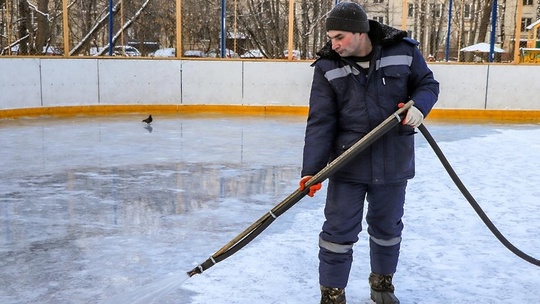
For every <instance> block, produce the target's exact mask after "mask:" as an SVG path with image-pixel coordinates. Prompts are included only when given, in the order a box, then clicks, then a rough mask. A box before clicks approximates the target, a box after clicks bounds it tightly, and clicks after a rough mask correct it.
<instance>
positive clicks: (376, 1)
mask: <svg viewBox="0 0 540 304" xmlns="http://www.w3.org/2000/svg"><path fill="white" fill-rule="evenodd" d="M373 3H384V0H373Z"/></svg>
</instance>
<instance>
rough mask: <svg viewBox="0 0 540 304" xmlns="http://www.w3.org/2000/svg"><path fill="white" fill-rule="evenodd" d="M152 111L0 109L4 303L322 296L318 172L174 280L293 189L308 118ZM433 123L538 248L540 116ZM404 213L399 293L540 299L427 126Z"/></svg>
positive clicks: (508, 219) (359, 273) (484, 193)
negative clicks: (18, 112)
mask: <svg viewBox="0 0 540 304" xmlns="http://www.w3.org/2000/svg"><path fill="white" fill-rule="evenodd" d="M146 117H147V115H134V114H130V115H117V116H91V117H86V116H77V117H69V118H52V117H39V118H22V119H15V120H11V119H4V120H2V121H1V122H2V124H1V125H0V138H2V143H3V145H2V146H3V147H2V149H0V159H2V169H1V170H0V178H1V180H2V183H0V303H3V304H19V303H98V302H101V301H107V300H109V299H114V297H115V296H119V295H120V296H121V295H126V297H124V298H125V299H127V298H129V297H128V295H130V294H137V292H139V294H140V292H141V290H142V291H146V290H147V289H148V287H149V286H150V288H152V287H153V286H156V285H159V284H161V283H160V282H164V283H163V288H164V289H167V288H168V289H170V290H167V292H163V293H162V294H159V292H160V291H157V293H158V295H159V298H158V299H156V300H155V301H154V303H182V304H184V303H191V304H203V303H204V304H207V303H213V304H231V303H275V304H277V303H291V304H298V303H308V302H309V303H317V302H318V300H319V290H318V288H319V287H318V273H317V265H318V260H317V251H318V245H317V244H318V233H319V230H320V226H321V224H322V220H323V216H322V212H323V206H324V199H325V193H324V192H325V191H324V189H325V186H326V185H325V184H323V191H320V192H318V193H317V195H316V196H315V197H314V198H309V197H306V198H304V199H302V200H301V201H300V202H299V203H298V204H296V205H295V206H294V207H293V208H291V209H290V210H289V211H287V212H286V213H285V214H283V215H282V216H280V217H279V218H278V219H276V221H275V222H274V223H273V224H272V225H271V226H270V227H269V228H268V229H267V230H265V231H264V232H263V233H262V234H261V235H260V236H259V237H258V238H257V239H255V240H254V241H253V242H252V243H250V244H248V245H247V246H246V247H245V248H243V249H242V250H240V251H239V252H237V253H236V254H234V255H233V256H231V257H230V258H228V259H226V260H224V261H222V262H220V263H218V264H217V265H215V266H213V267H212V268H210V269H208V270H207V271H206V272H204V273H202V274H200V275H195V276H193V277H192V278H190V279H188V280H187V281H185V282H180V283H181V284H179V286H175V285H174V284H173V283H172V281H171V279H170V278H175V276H178V274H184V273H185V272H187V271H189V270H191V269H192V268H193V267H195V266H197V265H198V264H200V263H202V262H204V261H205V260H206V259H207V258H208V257H209V256H211V255H212V254H213V253H214V252H216V251H217V250H218V249H219V248H221V247H222V246H223V245H224V244H226V243H228V242H229V241H230V240H231V239H232V238H234V237H235V236H236V235H238V234H239V233H240V232H242V231H243V230H244V229H246V228H247V227H248V226H249V225H250V224H251V223H253V222H254V221H256V220H257V219H259V218H260V217H261V216H262V215H264V214H265V213H266V212H268V211H269V210H270V209H272V208H273V207H274V206H275V205H276V204H278V203H279V202H280V201H282V200H283V199H284V198H285V197H286V196H287V195H289V194H290V193H291V192H292V191H294V190H295V189H296V187H297V183H298V179H299V174H300V165H301V155H302V147H303V136H304V127H305V118H303V117H271V116H267V117H265V116H252V117H242V116H234V117H233V116H230V117H229V116H216V115H212V116H206V117H205V116H195V115H184V116H182V115H177V116H176V115H153V117H154V122H153V123H152V125H151V127H152V128H151V129H149V128H148V126H146V124H145V123H141V120H142V119H143V118H146ZM426 126H427V128H428V130H429V131H430V132H431V133H432V135H433V137H434V138H435V139H436V140H437V141H438V143H439V145H440V147H441V149H442V150H443V152H444V153H445V155H446V157H447V158H448V160H449V161H450V163H451V164H452V165H453V167H454V169H455V170H456V172H457V173H458V175H459V176H460V178H461V179H462V180H463V182H464V184H465V185H466V186H467V187H468V189H469V191H470V192H471V193H472V194H473V196H474V197H475V198H476V200H477V201H478V202H479V203H480V205H481V206H482V207H483V208H484V210H485V212H486V214H487V215H488V216H489V217H490V218H491V220H492V221H493V222H494V223H495V225H496V226H497V227H498V228H499V230H500V231H501V232H502V233H503V234H504V235H505V236H506V237H507V238H508V239H509V240H510V241H511V242H512V243H514V244H515V245H516V246H517V247H518V248H520V249H521V250H523V251H524V252H525V253H528V254H530V255H532V256H535V257H536V258H540V256H539V255H540V253H539V252H540V220H539V219H540V199H539V198H540V189H539V187H538V185H540V174H539V172H538V168H540V159H539V157H538V155H540V144H539V143H538V138H540V125H538V124H490V123H476V124H474V123H460V124H456V123H455V122H454V123H445V122H439V121H430V120H429V119H428V120H427V122H426ZM404 223H405V230H404V234H403V243H402V251H401V259H400V264H399V267H398V272H397V274H396V275H395V285H396V295H397V296H398V297H399V298H400V300H401V301H402V303H405V304H407V303H426V304H427V303H429V304H432V303H452V304H460V303H486V304H487V303H535V302H537V301H538V299H539V298H540V288H538V287H539V286H540V275H539V270H540V269H539V268H538V267H537V266H534V265H532V264H530V263H527V262H525V261H523V260H521V259H520V258H518V257H516V256H515V255H513V254H512V253H511V252H510V251H508V250H507V249H506V248H505V247H503V246H502V245H501V244H500V243H499V241H498V240H497V239H496V238H495V237H494V236H493V235H492V234H491V232H490V231H489V230H488V229H487V228H486V227H485V225H484V224H483V223H482V222H481V220H480V218H479V217H478V216H477V215H476V213H475V212H474V210H473V209H472V208H471V207H470V206H469V204H468V203H467V201H466V200H465V199H464V198H463V196H462V195H461V194H460V192H459V191H458V189H457V187H456V186H455V185H454V184H453V182H452V181H451V179H450V178H449V176H448V175H447V174H446V172H445V171H444V169H443V167H442V165H441V164H440V162H439V160H438V159H437V158H436V156H435V154H434V153H433V151H432V150H431V148H430V147H429V146H428V144H427V143H426V141H425V140H424V139H423V137H422V135H421V134H417V176H416V177H415V178H414V179H413V180H411V181H410V184H409V187H408V190H407V202H406V213H405V217H404ZM364 226H365V223H364ZM367 243H368V241H367V233H366V232H362V233H361V235H360V241H359V242H358V243H357V244H356V245H355V247H354V249H355V253H354V258H355V261H354V264H353V270H352V273H351V277H350V281H349V286H348V288H347V295H348V299H349V301H350V302H351V303H371V302H370V300H369V291H368V285H367V277H368V275H369V262H368V256H369V255H368V251H367ZM141 301H142V302H137V303H147V302H145V301H147V300H141ZM129 303H133V302H129ZM119 304H120V303H119Z"/></svg>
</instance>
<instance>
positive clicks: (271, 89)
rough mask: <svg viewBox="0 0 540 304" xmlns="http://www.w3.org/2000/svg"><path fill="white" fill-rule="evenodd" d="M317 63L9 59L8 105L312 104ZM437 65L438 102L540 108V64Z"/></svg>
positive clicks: (0, 67) (2, 86) (4, 70)
mask: <svg viewBox="0 0 540 304" xmlns="http://www.w3.org/2000/svg"><path fill="white" fill-rule="evenodd" d="M311 63H312V61H299V62H288V61H283V62H278V61H262V60H261V61H255V60H250V61H238V60H176V59H170V60H169V59H167V60H156V59H132V58H129V59H125V58H124V59H117V58H96V59H83V58H69V59H63V58H54V59H49V58H47V59H45V58H1V59H0V109H14V108H32V107H47V106H71V105H99V104H106V105H129V104H186V105H193V104H231V105H239V104H240V105H300V106H301V105H306V106H307V105H308V101H309V93H310V86H311V80H312V75H313V68H312V67H311V66H310V64H311ZM430 67H431V69H432V70H433V72H434V75H435V78H436V79H437V80H438V81H439V82H440V84H441V93H440V96H439V101H438V102H437V104H436V105H435V107H436V108H439V109H528V110H539V109H540V103H539V102H538V96H539V93H538V89H537V83H538V78H539V77H540V65H510V64H506V65H503V64H491V65H489V64H442V63H437V64H431V65H430ZM486 85H487V89H486Z"/></svg>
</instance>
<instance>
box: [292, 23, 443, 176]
mask: <svg viewBox="0 0 540 304" xmlns="http://www.w3.org/2000/svg"><path fill="white" fill-rule="evenodd" d="M370 28H371V30H370V32H369V37H370V39H371V41H372V44H373V58H372V60H371V62H370V68H369V71H368V72H367V73H366V72H365V71H364V69H362V68H360V67H359V66H358V65H357V64H356V63H355V62H353V61H352V60H350V59H348V58H346V57H340V56H339V54H337V53H336V52H335V51H333V50H332V48H331V43H330V42H328V43H327V45H326V46H325V47H324V48H323V49H321V50H320V51H319V52H318V55H319V56H320V57H319V58H318V59H317V60H316V61H315V62H314V63H313V66H314V67H315V71H314V76H313V83H312V87H311V95H310V100H309V116H308V119H307V125H306V133H305V143H304V154H303V167H302V176H306V175H315V174H316V173H317V172H319V171H320V170H321V169H323V168H324V167H325V166H326V165H327V164H328V163H329V162H331V161H332V160H333V159H335V158H336V157H337V156H339V155H340V154H341V153H343V152H344V151H345V150H347V149H348V148H349V147H351V146H352V145H353V144H354V143H355V142H357V141H358V140H359V139H360V138H362V137H363V136H364V135H366V134H367V133H368V132H370V131H371V130H372V129H373V128H375V127H376V126H377V125H379V124H380V123H381V122H382V121H384V120H385V119H386V118H387V117H389V116H390V115H392V113H393V112H395V111H396V110H397V109H398V104H399V103H401V102H403V103H406V102H408V101H409V100H413V101H414V102H415V104H414V106H415V107H417V108H418V109H419V110H420V111H421V112H422V113H423V114H424V117H426V116H427V115H428V113H429V112H430V110H431V108H432V107H433V105H434V104H435V102H436V101H437V97H438V94H439V83H438V82H437V81H436V80H435V79H434V78H433V73H432V72H431V70H430V69H429V68H428V66H427V64H426V62H425V60H424V58H423V57H422V55H421V53H420V51H419V50H418V48H417V44H418V43H417V42H416V41H415V40H412V39H410V38H407V37H406V35H407V34H406V32H404V31H400V30H398V29H395V28H392V27H389V26H386V25H383V24H380V23H378V22H376V21H373V20H370ZM414 134H415V131H414V128H412V127H410V126H404V125H402V124H398V125H397V126H396V127H394V128H393V129H392V130H390V131H389V132H387V133H386V134H385V135H384V136H383V137H382V138H381V139H379V140H377V141H376V142H375V143H374V144H372V145H371V146H370V147H369V148H368V149H366V150H364V151H363V152H362V153H361V154H359V155H358V156H357V157H355V158H354V159H353V160H352V161H351V162H350V163H348V164H347V165H345V166H344V167H343V168H342V169H340V170H339V171H338V172H336V173H334V175H333V176H332V178H341V179H347V180H352V181H358V182H365V183H377V184H380V183H390V182H396V181H402V180H405V179H410V178H412V177H414V167H415V166H414V136H413V135H414Z"/></svg>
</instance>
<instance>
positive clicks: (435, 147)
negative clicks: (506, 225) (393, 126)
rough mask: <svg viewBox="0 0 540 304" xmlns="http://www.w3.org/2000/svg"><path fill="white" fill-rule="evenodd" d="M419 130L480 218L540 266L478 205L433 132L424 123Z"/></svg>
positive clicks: (539, 262) (513, 249) (513, 248)
mask: <svg viewBox="0 0 540 304" xmlns="http://www.w3.org/2000/svg"><path fill="white" fill-rule="evenodd" d="M418 130H420V132H421V133H422V135H424V137H425V138H426V140H427V142H428V143H429V145H430V146H431V148H432V149H433V151H435V154H436V155H437V157H438V158H439V160H440V161H441V163H442V165H443V166H444V168H445V169H446V171H447V172H448V174H449V175H450V177H451V178H452V180H453V181H454V183H455V184H456V186H457V187H458V189H459V190H460V191H461V193H462V194H463V196H465V198H466V199H467V201H468V202H469V203H470V204H471V206H472V207H473V209H474V211H476V213H477V214H478V216H480V219H482V221H483V222H484V224H486V226H487V227H488V228H489V230H490V231H491V232H492V233H493V235H495V237H497V239H498V240H499V241H500V242H501V243H502V244H503V245H504V246H506V248H508V249H509V250H510V251H511V252H512V253H514V254H515V255H517V256H518V257H520V258H522V259H524V260H525V261H527V262H529V263H531V264H534V265H536V266H540V260H538V259H536V258H534V257H532V256H530V255H528V254H526V253H524V252H523V251H521V250H519V249H518V248H517V247H516V246H514V245H513V244H512V243H510V241H508V240H507V239H506V238H505V237H504V235H502V233H501V232H500V231H499V229H497V227H495V225H494V224H493V222H491V220H490V219H489V217H488V216H487V215H486V213H485V212H484V210H482V208H481V207H480V205H478V203H477V202H476V200H475V199H474V197H473V196H472V195H471V193H470V192H469V191H468V190H467V188H466V187H465V185H463V183H462V182H461V180H460V179H459V177H458V176H457V174H456V172H455V171H454V169H453V168H452V166H450V163H449V162H448V160H447V159H446V157H445V156H444V154H443V152H442V151H441V149H440V148H439V146H438V145H437V143H436V142H435V140H434V139H433V137H432V136H431V134H430V133H429V132H428V130H427V129H426V127H425V126H424V125H423V124H422V125H420V126H419V127H418Z"/></svg>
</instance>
